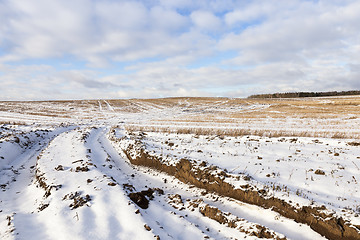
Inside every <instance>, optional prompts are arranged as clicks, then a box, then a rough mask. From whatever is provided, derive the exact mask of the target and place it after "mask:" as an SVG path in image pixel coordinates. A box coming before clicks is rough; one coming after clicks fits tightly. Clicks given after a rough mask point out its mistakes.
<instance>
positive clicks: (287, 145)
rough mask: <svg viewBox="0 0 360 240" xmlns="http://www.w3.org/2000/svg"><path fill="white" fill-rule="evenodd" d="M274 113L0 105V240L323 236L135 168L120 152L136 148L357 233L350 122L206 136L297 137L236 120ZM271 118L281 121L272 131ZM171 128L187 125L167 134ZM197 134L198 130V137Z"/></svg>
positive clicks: (247, 108)
mask: <svg viewBox="0 0 360 240" xmlns="http://www.w3.org/2000/svg"><path fill="white" fill-rule="evenodd" d="M174 101H175V102H176V103H174ZM330 101H331V100H330ZM271 108H272V103H269V102H266V103H265V102H259V103H243V102H241V103H236V102H231V100H226V99H213V100H212V99H206V101H205V100H204V101H203V102H201V103H198V102H194V101H192V100H191V99H176V100H171V101H170V100H153V101H140V100H127V101H125V100H124V101H120V102H115V101H114V100H107V101H103V100H99V101H68V102H1V103H0V121H1V122H2V124H1V125H0V239H69V238H73V239H245V238H246V239H259V238H272V239H283V238H287V239H325V237H323V236H321V235H320V234H319V233H317V232H316V231H314V230H313V229H312V228H311V227H310V226H309V225H307V224H304V223H298V222H296V221H295V220H293V219H291V218H286V217H284V216H282V215H281V214H279V212H278V211H275V210H274V209H271V208H262V207H261V206H256V205H253V204H247V203H244V202H241V201H239V200H236V199H234V198H230V197H227V196H221V195H220V194H218V193H216V192H211V191H205V190H204V189H202V188H198V187H195V186H194V185H192V184H190V183H188V184H186V183H184V181H180V180H181V179H180V180H179V179H178V178H177V177H176V176H171V175H168V174H166V173H163V172H159V171H156V170H153V169H150V168H146V167H142V166H137V165H134V164H132V163H131V162H130V161H129V159H128V158H127V155H126V154H125V152H124V150H126V149H127V148H128V147H129V145H131V144H135V142H136V141H137V143H139V142H140V143H141V146H142V147H143V148H144V150H146V151H147V152H148V153H149V154H151V155H153V156H157V157H159V159H161V161H162V163H163V164H165V165H169V166H176V164H178V163H179V161H181V159H189V160H191V162H192V163H193V166H194V167H198V168H199V169H205V168H206V167H207V168H209V169H210V168H211V167H214V168H213V169H214V172H212V174H215V175H216V174H220V173H221V172H225V173H226V174H225V175H224V176H225V177H224V178H223V180H224V182H226V183H229V184H231V185H232V186H233V187H234V189H243V188H244V186H246V188H251V189H256V190H257V191H259V190H264V191H265V192H261V193H262V194H264V193H266V194H265V195H266V197H268V198H269V197H275V198H277V199H281V200H284V201H285V202H287V203H290V204H291V205H293V206H295V207H301V206H314V207H322V206H325V209H324V212H325V213H327V214H330V213H331V214H333V215H332V216H336V217H337V218H341V219H343V220H344V221H346V223H347V224H351V225H352V226H353V228H354V229H356V228H357V227H356V226H359V225H360V221H359V215H358V214H360V208H359V205H360V204H359V201H360V194H359V190H360V188H359V184H358V181H360V169H359V167H360V160H359V158H358V157H360V146H357V145H358V139H357V137H356V136H357V135H356V134H357V129H355V127H354V126H355V125H356V124H357V123H358V118H357V116H356V115H354V113H352V114H353V115H352V116H351V117H349V116H348V115H346V117H344V116H339V115H336V116H332V117H329V118H323V117H322V118H308V119H304V118H302V120H301V121H302V124H301V126H298V127H299V128H300V129H305V130H306V131H308V132H311V131H313V130H314V129H315V125H316V124H318V125H319V122H323V124H322V125H321V126H320V125H319V129H323V132H326V133H330V134H334V133H337V134H338V133H339V132H341V131H343V129H350V130H349V131H347V133H349V132H350V133H351V134H352V138H349V139H348V138H343V137H344V135H342V138H339V139H333V138H324V137H322V138H319V137H301V136H300V137H299V136H292V137H289V136H287V137H281V136H276V137H265V136H253V135H244V136H242V135H241V136H226V134H225V135H219V134H218V133H219V132H218V131H217V130H214V129H219V128H220V129H230V130H232V129H234V128H249V129H265V130H266V131H267V130H269V129H270V130H273V131H279V129H280V130H281V131H285V130H286V133H287V134H286V135H288V133H291V132H293V133H295V132H296V131H298V129H296V128H295V127H294V126H296V124H295V123H294V122H295V120H296V119H298V118H297V117H296V116H295V115H294V116H291V117H289V118H286V119H282V118H277V117H274V116H270V115H267V117H264V118H257V119H253V120H249V119H252V116H249V115H247V117H246V116H245V115H246V114H256V116H259V115H258V114H260V113H261V112H264V111H269V109H271ZM271 111H273V110H271ZM229 113H231V114H244V116H243V118H241V117H239V116H236V117H235V116H234V115H228V114H229ZM268 113H269V112H268ZM215 115H217V116H218V117H217V119H218V121H213V123H211V120H214V116H215ZM199 116H200V118H199ZM201 116H203V118H201ZM342 118H343V119H345V118H346V119H345V120H344V122H343V125H341V126H338V125H336V124H335V122H336V120H338V119H342ZM219 119H220V120H219ZM277 122H282V125H272V124H271V123H277ZM305 122H306V124H305ZM246 124H247V125H248V126H246ZM135 127H139V128H142V129H141V130H144V131H145V133H143V132H139V131H136V129H135ZM146 128H148V129H147V131H146ZM179 128H182V129H181V131H184V128H191V129H190V130H189V133H188V134H184V133H181V132H177V133H175V132H176V131H178V130H179ZM194 128H206V135H199V134H194V133H192V131H193V129H194ZM125 129H128V131H126V130H125ZM154 131H155V132H154ZM211 131H214V132H216V134H211ZM259 135H261V134H259ZM331 136H333V135H331ZM134 149H135V148H134ZM134 149H133V150H134ZM131 154H133V155H134V156H136V155H138V154H139V152H136V151H134V152H131ZM205 166H206V167H205ZM357 230H358V229H357Z"/></svg>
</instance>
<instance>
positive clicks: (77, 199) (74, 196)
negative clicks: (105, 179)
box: [63, 192, 91, 210]
mask: <svg viewBox="0 0 360 240" xmlns="http://www.w3.org/2000/svg"><path fill="white" fill-rule="evenodd" d="M63 200H73V202H72V203H71V204H70V205H69V207H70V209H71V210H73V209H76V208H78V207H82V206H84V205H85V204H86V203H88V202H90V201H91V197H90V195H89V194H86V195H85V196H81V193H80V192H75V193H69V194H66V195H65V196H64V197H63Z"/></svg>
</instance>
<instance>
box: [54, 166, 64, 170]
mask: <svg viewBox="0 0 360 240" xmlns="http://www.w3.org/2000/svg"><path fill="white" fill-rule="evenodd" d="M55 170H56V171H64V167H63V166H62V165H58V166H57V167H56V168H55Z"/></svg>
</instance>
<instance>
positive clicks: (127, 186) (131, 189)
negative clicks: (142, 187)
mask: <svg viewBox="0 0 360 240" xmlns="http://www.w3.org/2000/svg"><path fill="white" fill-rule="evenodd" d="M123 188H124V190H125V191H127V192H134V191H135V188H134V186H133V185H131V184H128V183H124V184H123Z"/></svg>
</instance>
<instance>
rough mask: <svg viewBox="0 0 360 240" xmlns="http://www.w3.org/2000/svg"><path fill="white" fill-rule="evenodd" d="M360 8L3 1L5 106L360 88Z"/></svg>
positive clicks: (0, 92)
mask: <svg viewBox="0 0 360 240" xmlns="http://www.w3.org/2000/svg"><path fill="white" fill-rule="evenodd" d="M359 13H360V1H358V0H323V1H321V0H319V1H315V0H312V1H311V0H238V1H236V0H195V1H193V0H143V1H122V0H0V100H45V99H94V98H153V97H169V96H228V97H246V96H249V95H251V94H255V93H270V92H284V91H286V92H287V91H332V90H353V89H360V25H359V23H360V14H359Z"/></svg>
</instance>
